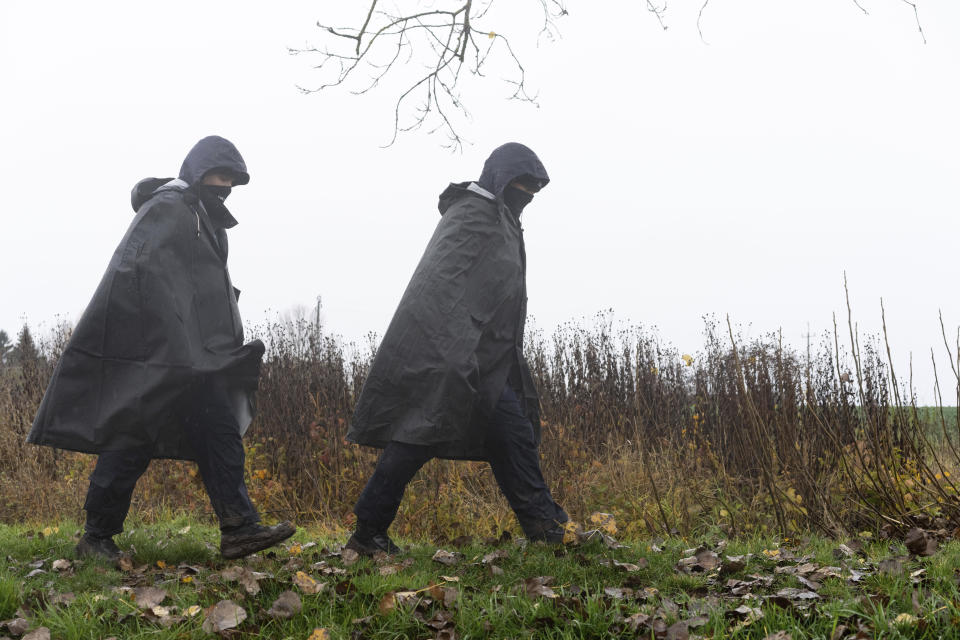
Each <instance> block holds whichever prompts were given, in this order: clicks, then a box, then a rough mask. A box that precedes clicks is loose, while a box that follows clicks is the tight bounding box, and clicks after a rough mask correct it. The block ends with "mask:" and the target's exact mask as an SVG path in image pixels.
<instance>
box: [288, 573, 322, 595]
mask: <svg viewBox="0 0 960 640" xmlns="http://www.w3.org/2000/svg"><path fill="white" fill-rule="evenodd" d="M293 584H295V585H297V587H299V588H300V590H301V591H303V592H304V593H309V594H311V595H313V594H316V593H320V592H321V591H323V590H324V589H325V588H326V586H327V583H326V582H317V580H316V579H314V578H313V577H312V576H310V575H308V574H306V573H304V572H303V571H297V573H296V575H294V576H293Z"/></svg>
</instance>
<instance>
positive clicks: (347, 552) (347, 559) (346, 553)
mask: <svg viewBox="0 0 960 640" xmlns="http://www.w3.org/2000/svg"><path fill="white" fill-rule="evenodd" d="M359 559H360V554H359V553H357V552H356V551H354V550H353V549H344V550H343V551H341V552H340V561H341V562H342V563H343V566H345V567H349V566H351V565H353V564H356V562H357V560H359Z"/></svg>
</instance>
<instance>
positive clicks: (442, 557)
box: [431, 549, 463, 566]
mask: <svg viewBox="0 0 960 640" xmlns="http://www.w3.org/2000/svg"><path fill="white" fill-rule="evenodd" d="M462 557H463V555H462V554H461V553H459V552H456V551H453V552H451V551H445V550H444V549H437V552H436V553H435V554H433V558H431V559H432V560H433V561H434V562H439V563H440V564H445V565H447V566H450V565H454V564H457V563H458V562H460V558H462Z"/></svg>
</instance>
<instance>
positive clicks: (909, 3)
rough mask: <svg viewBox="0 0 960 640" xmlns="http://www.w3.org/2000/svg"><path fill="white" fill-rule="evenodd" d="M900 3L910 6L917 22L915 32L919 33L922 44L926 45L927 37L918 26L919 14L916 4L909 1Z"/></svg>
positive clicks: (919, 25)
mask: <svg viewBox="0 0 960 640" xmlns="http://www.w3.org/2000/svg"><path fill="white" fill-rule="evenodd" d="M901 2H903V3H904V4H908V5H910V8H912V9H913V17H914V19H915V20H916V21H917V30H918V31H919V32H920V37H921V38H923V44H927V36H926V34H925V33H923V25H921V24H920V12H919V11H917V3H916V2H911V0H901Z"/></svg>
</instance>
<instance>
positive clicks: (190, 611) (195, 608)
mask: <svg viewBox="0 0 960 640" xmlns="http://www.w3.org/2000/svg"><path fill="white" fill-rule="evenodd" d="M201 611H203V609H201V608H200V605H196V604H193V605H190V606H189V607H187V608H186V609H184V610H183V613H184V614H185V615H186V616H187V617H188V618H192V617H193V616H195V615H197V614H198V613H200V612H201Z"/></svg>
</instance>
